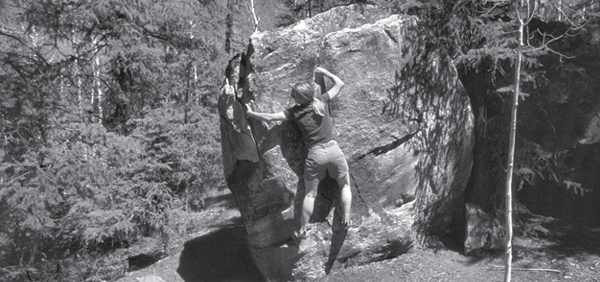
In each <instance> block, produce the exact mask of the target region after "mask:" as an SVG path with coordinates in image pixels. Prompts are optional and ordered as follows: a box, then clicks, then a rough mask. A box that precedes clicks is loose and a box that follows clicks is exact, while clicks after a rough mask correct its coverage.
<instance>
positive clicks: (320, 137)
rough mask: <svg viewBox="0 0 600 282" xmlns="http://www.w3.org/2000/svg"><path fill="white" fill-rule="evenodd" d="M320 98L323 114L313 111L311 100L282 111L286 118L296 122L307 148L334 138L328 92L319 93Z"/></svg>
mask: <svg viewBox="0 0 600 282" xmlns="http://www.w3.org/2000/svg"><path fill="white" fill-rule="evenodd" d="M320 98H321V101H323V103H324V104H325V105H324V106H325V107H324V108H325V112H324V114H323V116H320V115H318V114H317V113H315V111H314V108H313V103H312V102H309V103H306V104H303V105H295V106H293V107H291V108H289V109H287V110H284V111H283V113H284V114H285V116H286V118H287V119H288V120H292V121H294V122H296V124H297V125H298V127H299V128H300V132H301V133H302V139H303V140H304V144H305V145H306V146H308V148H310V147H312V146H314V145H317V144H321V143H327V142H329V141H331V140H333V139H334V138H335V132H334V126H333V119H332V118H331V115H330V113H329V101H330V100H331V98H330V97H329V94H328V93H325V94H323V95H321V97H320Z"/></svg>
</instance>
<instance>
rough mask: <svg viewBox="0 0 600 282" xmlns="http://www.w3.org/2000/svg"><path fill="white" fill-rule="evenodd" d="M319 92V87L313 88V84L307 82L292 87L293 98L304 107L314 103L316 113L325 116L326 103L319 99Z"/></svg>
mask: <svg viewBox="0 0 600 282" xmlns="http://www.w3.org/2000/svg"><path fill="white" fill-rule="evenodd" d="M318 91H319V89H318V87H313V85H312V84H310V83H307V82H300V83H297V84H296V85H294V86H293V87H292V93H291V96H292V98H293V99H294V100H296V101H297V102H298V103H300V104H302V105H304V104H307V103H309V102H312V103H313V104H312V105H313V109H314V110H315V113H316V114H317V115H320V116H323V115H325V103H324V102H323V101H321V99H319V98H318V97H319V96H318V95H317V92H318Z"/></svg>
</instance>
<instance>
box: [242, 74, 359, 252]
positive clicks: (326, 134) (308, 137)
mask: <svg viewBox="0 0 600 282" xmlns="http://www.w3.org/2000/svg"><path fill="white" fill-rule="evenodd" d="M315 73H316V74H319V73H320V74H323V75H325V76H327V77H329V78H330V79H331V80H332V81H333V82H334V85H333V87H332V88H331V89H329V91H327V93H324V94H322V95H320V96H318V97H317V94H316V92H317V91H315V87H313V85H312V84H310V83H307V82H301V83H297V84H296V85H294V86H293V87H292V90H291V97H292V99H294V101H295V103H296V105H294V106H293V107H291V108H289V109H286V110H284V111H282V112H278V113H258V112H253V111H252V109H250V106H249V105H248V104H246V109H247V115H248V116H249V117H252V118H256V119H258V120H261V121H283V120H291V121H294V122H295V123H296V124H297V125H298V127H299V128H300V131H301V133H302V139H303V141H304V143H305V144H306V146H307V147H308V148H309V151H308V157H307V158H306V162H305V165H304V183H305V187H306V189H305V191H306V193H305V196H304V201H303V202H302V214H301V216H300V229H299V230H298V231H296V232H294V237H295V238H294V239H297V240H302V239H306V231H307V229H306V225H307V224H308V221H309V219H310V217H311V215H312V213H313V209H314V205H315V197H316V196H317V187H318V186H319V182H320V181H321V180H323V179H324V178H325V175H326V173H328V174H329V175H330V176H331V177H335V178H336V180H337V183H338V185H339V186H340V187H341V188H342V191H341V202H342V213H343V216H342V219H341V223H342V227H343V228H344V229H345V230H348V228H349V227H350V225H351V224H352V223H351V220H350V206H351V204H352V192H351V190H350V176H349V172H348V164H347V162H346V158H345V157H344V153H342V150H341V149H340V147H339V146H338V144H337V142H336V141H335V140H334V138H335V135H336V133H335V130H334V126H333V120H332V118H331V115H330V113H329V106H328V103H329V101H330V100H331V99H333V98H334V97H335V96H337V95H338V93H339V92H340V90H341V89H342V88H343V87H344V82H343V81H342V80H341V79H340V78H339V77H337V76H336V75H334V74H332V73H331V72H329V71H328V70H326V69H324V68H320V67H318V68H317V69H316V70H315Z"/></svg>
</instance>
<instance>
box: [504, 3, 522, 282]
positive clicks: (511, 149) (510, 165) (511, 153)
mask: <svg viewBox="0 0 600 282" xmlns="http://www.w3.org/2000/svg"><path fill="white" fill-rule="evenodd" d="M522 7H524V3H523V0H521V1H520V3H519V4H517V8H516V10H517V11H516V12H517V19H518V20H519V32H518V35H517V36H518V37H519V46H517V57H516V59H515V83H514V87H515V89H514V92H513V102H512V110H511V117H510V140H509V145H508V162H507V169H506V187H505V189H506V199H505V204H506V248H505V271H504V281H505V282H510V279H511V270H512V236H513V229H512V217H513V214H512V202H513V199H512V178H513V170H514V162H515V139H516V135H517V110H518V107H519V94H520V93H521V89H520V84H521V79H520V76H521V57H522V52H523V48H524V47H525V44H524V42H523V29H524V25H525V22H524V20H523V15H522V14H521V11H520V10H521V8H522Z"/></svg>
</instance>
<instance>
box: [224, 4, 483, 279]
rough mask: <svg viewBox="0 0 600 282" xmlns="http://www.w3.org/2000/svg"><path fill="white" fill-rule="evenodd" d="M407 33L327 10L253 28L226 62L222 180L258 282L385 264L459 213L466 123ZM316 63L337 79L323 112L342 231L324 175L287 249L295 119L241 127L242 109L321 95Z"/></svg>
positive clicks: (293, 210)
mask: <svg viewBox="0 0 600 282" xmlns="http://www.w3.org/2000/svg"><path fill="white" fill-rule="evenodd" d="M418 30H419V25H418V20H417V19H415V18H412V17H409V16H404V15H387V14H381V13H380V12H378V11H377V10H376V9H375V8H374V7H371V6H368V5H351V6H345V7H338V8H335V9H332V10H330V11H328V12H326V13H323V14H319V15H317V16H315V17H313V18H310V19H307V20H304V21H301V22H299V23H297V24H295V25H293V26H290V27H286V28H283V29H280V30H276V31H270V32H262V33H261V32H259V33H255V34H254V35H253V36H252V38H251V40H250V44H249V46H248V50H247V52H245V53H244V54H241V55H240V56H237V57H235V58H233V59H232V62H231V65H232V66H234V67H235V68H239V69H238V71H239V77H237V78H236V79H237V81H233V82H231V83H232V85H236V89H237V92H236V93H234V94H231V93H226V91H223V93H222V95H221V98H220V102H219V113H220V115H221V132H222V148H223V160H224V164H225V176H226V180H227V184H228V187H229V189H230V190H231V191H232V193H233V195H234V197H235V199H236V202H237V205H238V208H239V209H240V212H241V214H242V218H243V220H244V223H245V226H246V231H247V233H248V242H249V246H250V251H251V254H252V256H253V259H254V261H255V263H256V265H257V266H258V268H259V269H260V271H261V274H262V275H263V277H265V278H266V279H274V280H286V279H288V280H289V279H291V278H292V276H294V278H297V279H301V278H303V277H304V278H310V277H311V276H314V277H316V276H318V275H317V273H319V274H320V273H321V272H323V271H325V272H329V271H330V270H331V269H332V268H337V267H344V266H348V265H360V264H367V263H369V262H373V261H378V260H383V259H388V258H393V257H396V256H398V255H401V254H403V253H405V252H407V251H408V250H409V249H410V247H411V246H413V245H415V244H424V243H428V242H435V241H437V239H440V238H441V237H443V236H446V234H448V233H450V232H451V229H452V226H455V225H456V224H457V223H456V221H457V220H459V219H460V218H461V217H462V218H464V215H462V214H461V212H462V211H463V209H464V201H463V198H464V197H463V193H464V189H465V186H466V184H467V181H468V179H469V175H470V171H471V166H472V147H473V144H474V141H473V136H472V128H473V115H472V112H471V108H470V106H469V101H468V97H467V95H466V93H465V92H464V90H463V88H462V85H461V84H460V82H459V81H458V78H457V75H456V71H455V70H454V67H453V66H452V63H451V60H450V59H448V58H445V57H443V56H442V55H440V53H441V52H438V50H432V49H431V48H426V46H424V44H420V39H419V32H418ZM442 53H443V52H442ZM317 66H321V67H324V68H326V69H328V70H330V71H331V72H333V73H335V74H336V75H338V76H339V77H340V78H341V79H342V80H343V81H344V82H345V84H346V85H345V87H344V89H343V90H342V92H340V94H339V95H338V96H337V97H336V98H335V99H334V100H333V101H332V102H331V104H330V107H331V113H332V116H333V118H334V120H335V125H336V129H337V138H336V140H337V142H338V144H339V145H340V148H341V149H342V151H343V152H344V153H345V155H346V158H347V161H348V164H349V166H350V173H351V187H352V192H353V203H352V206H353V210H352V217H353V218H352V220H353V222H354V226H353V227H352V228H350V230H349V231H345V230H343V229H342V228H340V222H339V220H340V218H339V216H338V213H337V212H336V211H339V210H340V208H339V188H338V187H337V184H336V182H335V180H333V179H331V178H326V179H325V180H324V181H322V182H321V184H320V186H319V193H318V194H319V196H318V198H317V201H316V207H315V212H314V214H313V217H312V218H311V222H312V223H313V224H312V225H311V227H312V229H311V231H310V232H309V233H308V238H307V239H306V240H304V241H302V243H301V244H300V245H299V246H298V245H297V244H295V243H294V242H293V241H291V240H290V237H291V234H292V232H293V231H294V230H296V229H297V228H298V225H299V217H300V205H301V202H302V199H303V197H304V183H303V180H302V171H303V169H304V159H305V157H306V153H307V149H306V147H305V146H304V144H302V140H301V138H300V132H299V131H298V129H297V127H296V126H295V125H294V124H292V123H290V122H281V123H275V122H272V123H261V122H258V121H256V120H253V119H246V117H245V116H244V110H243V103H250V104H251V107H253V108H254V109H255V110H257V111H262V112H278V111H282V110H284V109H286V108H288V107H290V106H291V104H290V102H291V99H290V97H289V93H290V88H291V86H292V85H293V84H295V83H296V82H298V81H302V80H309V81H310V80H314V81H315V82H316V83H317V84H319V85H320V86H321V88H322V89H325V90H326V89H328V88H329V87H331V84H330V83H331V82H330V81H328V79H323V78H322V77H316V78H315V77H314V69H315V67H317Z"/></svg>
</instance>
